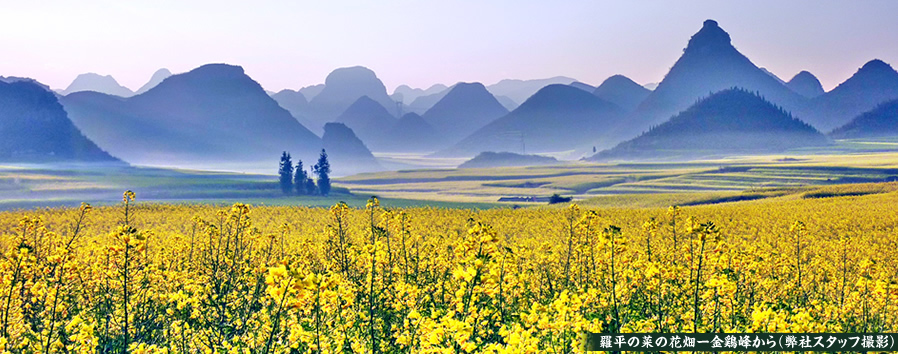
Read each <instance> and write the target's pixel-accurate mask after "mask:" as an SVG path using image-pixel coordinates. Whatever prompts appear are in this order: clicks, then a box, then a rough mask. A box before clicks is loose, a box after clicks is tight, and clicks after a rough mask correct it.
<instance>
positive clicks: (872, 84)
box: [799, 59, 898, 132]
mask: <svg viewBox="0 0 898 354" xmlns="http://www.w3.org/2000/svg"><path fill="white" fill-rule="evenodd" d="M896 98H898V72H896V71H895V69H893V68H892V66H890V65H889V64H886V63H885V62H883V61H882V60H878V59H876V60H871V61H869V62H867V63H866V64H864V66H863V67H861V68H860V69H858V71H857V72H856V73H855V74H854V75H852V76H851V77H850V78H849V79H848V80H846V81H845V82H843V83H842V84H840V85H839V86H837V87H836V88H834V89H833V90H832V91H829V92H827V93H824V94H822V95H820V96H817V97H816V98H814V99H813V100H812V101H811V102H810V104H809V105H808V106H807V107H806V108H805V109H804V110H802V111H800V113H799V116H800V117H804V119H806V120H807V122H808V123H811V125H813V126H815V127H817V129H820V131H824V132H825V131H830V130H832V129H835V128H836V127H839V126H842V125H844V124H846V123H848V122H849V121H850V120H851V119H852V118H854V117H857V116H858V115H860V114H861V113H863V112H866V111H869V110H871V109H873V108H874V107H876V105H878V104H880V103H882V102H885V101H889V100H893V99H896Z"/></svg>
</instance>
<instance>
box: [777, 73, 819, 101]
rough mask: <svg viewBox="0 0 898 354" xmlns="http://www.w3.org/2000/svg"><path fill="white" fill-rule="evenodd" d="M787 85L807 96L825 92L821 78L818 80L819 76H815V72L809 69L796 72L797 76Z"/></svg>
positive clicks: (815, 95)
mask: <svg viewBox="0 0 898 354" xmlns="http://www.w3.org/2000/svg"><path fill="white" fill-rule="evenodd" d="M786 87H788V88H789V89H790V90H792V91H795V93H797V94H799V95H802V96H804V97H807V98H814V97H817V96H820V95H822V94H823V93H824V92H823V85H821V84H820V80H817V77H816V76H814V74H811V73H809V72H807V71H802V72H800V73H798V74H795V76H793V77H792V79H791V80H789V82H787V83H786Z"/></svg>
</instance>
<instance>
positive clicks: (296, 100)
mask: <svg viewBox="0 0 898 354" xmlns="http://www.w3.org/2000/svg"><path fill="white" fill-rule="evenodd" d="M271 98H273V99H274V100H275V101H277V103H278V105H280V106H281V107H283V108H284V109H286V110H287V112H290V114H291V115H293V117H294V118H296V120H298V121H299V122H300V123H302V125H303V126H304V127H306V128H309V127H311V126H315V125H317V123H316V122H313V121H312V120H310V119H309V118H307V117H308V114H309V101H307V100H306V96H305V95H303V94H302V92H299V91H293V90H289V89H285V90H281V91H279V92H278V93H275V94H273V95H271ZM310 130H311V129H310ZM323 132H324V131H323V130H322V131H321V132H317V133H319V134H320V133H323Z"/></svg>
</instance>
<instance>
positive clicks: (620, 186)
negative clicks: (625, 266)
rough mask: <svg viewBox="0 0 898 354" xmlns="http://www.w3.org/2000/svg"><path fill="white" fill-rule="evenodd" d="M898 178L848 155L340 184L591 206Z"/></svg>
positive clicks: (514, 170)
mask: <svg viewBox="0 0 898 354" xmlns="http://www.w3.org/2000/svg"><path fill="white" fill-rule="evenodd" d="M857 143H858V144H861V142H857ZM863 143H864V144H866V142H863ZM896 179H898V152H892V151H886V152H871V151H861V152H855V153H846V152H845V151H840V152H838V153H833V154H819V153H818V154H812V155H794V154H793V155H788V156H782V155H771V156H746V157H734V158H727V159H717V160H699V161H688V162H657V163H650V162H643V163H611V164H591V163H583V162H569V163H567V164H563V165H557V166H539V167H501V168H499V167H497V168H481V169H441V170H409V171H398V172H383V173H368V174H360V175H355V176H349V177H344V178H340V179H338V180H336V181H335V183H336V184H337V185H339V186H342V187H346V188H349V189H350V190H352V191H353V192H355V193H358V194H362V195H378V196H382V197H390V198H406V199H426V200H440V201H464V202H493V203H494V202H497V201H498V200H499V198H502V197H515V196H537V197H540V196H541V197H547V196H550V195H552V194H556V193H557V194H560V195H568V196H573V197H575V198H576V199H578V200H584V199H589V198H592V197H597V196H601V197H612V196H618V195H633V194H639V195H642V194H681V193H695V192H699V193H707V192H712V193H715V192H716V193H732V192H742V191H746V190H754V189H761V188H794V187H810V186H822V185H832V184H844V183H859V182H877V181H887V180H896ZM650 198H651V197H650ZM606 199H607V198H606ZM618 200H623V199H621V198H618ZM639 205H641V203H635V204H633V206H639Z"/></svg>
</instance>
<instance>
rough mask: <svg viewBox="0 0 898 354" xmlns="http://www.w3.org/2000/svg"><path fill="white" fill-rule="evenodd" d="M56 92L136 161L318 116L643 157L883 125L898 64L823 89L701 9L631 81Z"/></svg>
mask: <svg viewBox="0 0 898 354" xmlns="http://www.w3.org/2000/svg"><path fill="white" fill-rule="evenodd" d="M0 82H4V83H10V82H26V83H32V84H33V85H36V86H38V85H40V83H38V82H36V81H34V80H31V79H27V78H6V77H0ZM38 87H42V88H43V89H44V90H48V88H47V87H46V86H38ZM718 93H720V94H722V95H721V96H718V95H717V94H718ZM724 93H725V94H724ZM60 94H62V95H65V96H61V97H59V98H58V99H59V101H60V103H62V104H63V105H64V106H65V109H66V111H68V118H71V121H72V122H73V123H74V125H75V126H77V128H78V129H80V131H81V132H83V134H84V135H85V136H86V137H89V138H90V139H92V140H93V141H94V142H96V144H97V145H98V146H99V147H100V148H103V149H107V150H108V151H109V152H110V154H112V155H113V156H117V157H120V158H122V159H123V160H125V161H128V162H131V163H136V164H143V163H145V162H150V161H160V160H163V161H173V162H174V163H176V164H182V165H184V166H190V163H191V162H196V161H207V160H210V159H212V160H221V161H236V162H239V161H258V160H260V159H262V158H265V159H268V158H270V156H276V155H279V153H280V152H281V151H284V150H287V151H290V152H291V153H292V154H293V155H294V156H296V157H297V158H303V159H311V158H315V157H317V153H318V151H319V150H320V148H321V147H323V146H324V145H326V144H325V141H324V140H323V137H324V135H325V134H326V133H327V132H326V131H325V127H326V126H328V123H335V122H336V123H341V124H337V125H329V126H330V129H331V134H329V140H330V142H328V143H327V144H331V145H330V146H334V147H337V146H339V145H340V143H339V141H344V143H345V144H347V146H346V147H339V148H338V149H341V152H340V153H336V154H335V155H334V156H335V158H338V159H342V158H344V157H345V156H346V155H345V153H348V154H355V153H358V154H359V156H357V157H358V158H361V159H362V160H365V159H368V155H370V154H371V152H370V150H373V151H377V152H390V153H435V154H436V156H453V157H470V156H475V155H478V154H479V153H481V152H486V151H495V152H503V151H510V152H522V153H526V152H531V153H533V152H535V153H543V154H552V155H553V156H558V157H564V158H568V157H574V156H583V153H586V152H588V151H592V150H593V148H596V149H607V148H612V147H615V146H616V145H618V144H619V143H620V145H619V146H617V147H615V148H614V149H611V150H608V151H605V152H603V153H602V154H599V155H600V156H603V158H605V157H609V156H614V158H628V157H632V158H643V157H645V156H651V153H650V150H651V149H650V147H652V146H658V147H659V148H658V149H659V151H662V152H664V151H678V153H683V154H687V152H688V154H693V153H694V152H696V151H699V150H702V151H705V150H703V149H704V148H713V146H714V145H713V144H717V143H720V144H723V142H722V141H720V140H719V139H718V138H714V137H703V139H705V140H706V142H707V143H708V144H711V145H708V146H704V147H702V146H692V145H689V144H685V145H683V146H682V147H683V149H681V148H680V146H673V145H671V144H673V143H672V142H673V141H674V140H676V139H682V138H681V137H674V135H682V134H686V133H680V132H677V131H678V130H677V129H678V128H677V129H675V127H681V126H690V127H692V128H693V129H697V130H699V131H704V130H708V129H705V128H703V126H702V124H709V126H708V127H713V128H714V129H718V131H719V135H720V136H722V137H728V138H731V139H742V140H733V141H731V144H723V145H721V146H720V147H719V149H720V151H721V152H724V153H731V152H732V151H734V150H739V151H755V150H760V147H759V146H756V145H757V144H756V142H758V141H761V142H765V143H766V144H768V145H767V148H769V149H773V150H776V149H786V148H791V147H792V145H789V144H787V143H788V141H786V142H784V141H781V140H776V139H780V138H781V137H782V136H784V134H781V133H782V129H780V128H784V127H787V126H790V124H792V123H787V122H792V121H793V120H794V121H798V120H797V119H800V121H798V122H800V123H801V124H799V125H808V124H809V125H810V126H812V127H814V128H816V129H817V131H815V133H816V134H817V135H814V134H811V135H813V138H811V137H810V135H808V136H805V135H801V134H803V133H801V134H799V131H800V130H801V129H798V128H795V127H798V126H799V125H795V124H792V125H794V127H793V128H795V129H793V130H794V131H792V133H794V134H793V135H792V137H791V138H792V139H794V140H795V143H796V144H798V145H801V146H814V144H818V143H819V141H817V140H815V139H819V137H820V136H819V132H830V131H831V134H832V137H836V138H843V137H855V136H863V137H866V136H873V135H874V134H876V133H879V132H881V133H883V134H889V135H890V134H891V131H892V130H890V129H888V127H889V124H891V121H890V120H889V119H890V117H891V116H890V114H891V113H890V112H891V110H890V109H891V108H890V107H892V106H891V105H893V104H894V103H893V102H890V101H894V100H898V72H896V71H895V70H894V69H893V68H892V67H891V66H890V65H889V64H887V63H885V62H883V61H881V60H871V61H869V62H867V63H866V64H864V65H863V66H862V67H861V68H860V69H858V70H857V72H856V73H855V74H854V75H852V76H851V78H849V79H847V80H846V81H845V82H843V83H842V84H840V85H838V86H837V87H836V88H835V89H833V90H832V91H830V92H824V90H823V87H822V85H821V84H820V81H819V80H818V79H817V78H816V77H815V76H814V75H813V74H811V73H810V72H807V71H802V72H799V73H798V74H797V75H795V76H794V77H792V78H791V79H790V80H789V81H788V82H784V81H783V80H782V79H780V78H779V77H777V76H776V75H775V74H774V73H772V72H770V71H768V70H767V69H764V68H763V67H758V66H757V65H755V64H754V63H753V62H752V61H751V60H749V59H748V58H747V57H746V56H745V55H743V54H742V53H740V52H739V51H738V50H737V49H736V47H734V46H733V43H732V41H731V38H730V35H729V34H728V33H727V32H725V31H724V30H723V29H722V28H721V27H720V26H719V25H718V23H717V22H716V21H713V20H707V21H705V22H704V23H703V25H702V27H701V29H700V30H699V31H698V32H696V33H695V34H694V35H693V36H692V37H691V38H690V39H689V41H688V43H687V45H686V47H685V49H684V50H683V53H682V55H681V56H680V58H679V59H678V60H677V61H676V62H675V63H674V64H673V66H672V67H671V68H670V70H669V72H668V73H667V74H666V75H665V76H664V79H663V80H662V81H661V82H660V83H658V84H657V85H655V84H646V85H644V86H640V85H639V84H638V83H636V82H634V81H633V80H630V79H629V78H627V77H625V76H622V75H614V76H612V77H609V78H608V79H606V80H605V81H603V82H602V83H601V84H600V85H599V86H598V87H595V88H594V87H592V86H591V85H588V84H585V83H582V82H580V81H577V80H575V79H573V78H569V77H564V76H558V77H553V78H548V79H539V80H502V81H499V82H498V83H496V84H493V85H489V86H484V85H482V84H480V83H456V84H454V85H452V86H450V87H446V86H445V85H440V84H438V85H433V86H431V87H429V88H427V89H426V90H425V89H420V88H411V87H409V86H407V85H401V86H399V87H397V88H396V90H394V92H393V95H392V96H390V95H388V94H387V90H386V88H385V86H384V84H383V82H382V81H381V80H380V79H379V78H378V77H377V75H376V74H375V73H374V72H373V71H372V70H370V69H367V68H365V67H361V66H356V67H347V68H339V69H336V70H334V71H333V72H331V73H330V74H329V75H328V76H327V79H326V80H325V83H324V84H321V85H313V86H307V87H303V88H302V89H300V90H298V91H293V90H283V91H280V92H277V93H273V92H268V93H266V91H264V90H263V89H262V88H261V86H259V84H258V83H256V82H255V81H253V80H252V79H251V78H249V77H248V76H246V74H245V73H243V70H242V69H241V68H239V67H236V66H229V65H223V64H210V65H205V66H202V67H200V68H197V69H195V70H192V71H190V72H188V73H184V74H179V75H172V74H171V72H170V71H168V70H166V69H160V70H158V71H157V72H156V73H154V74H153V76H152V77H151V78H150V80H149V81H148V82H147V84H146V85H144V86H143V87H141V88H140V89H139V90H137V93H136V95H135V93H132V92H131V91H130V90H129V89H128V88H126V87H123V86H121V85H119V84H118V82H116V81H115V79H114V78H112V77H111V76H101V75H98V74H90V73H89V74H82V75H79V76H78V77H77V78H76V79H75V80H74V81H73V82H72V84H71V85H69V87H68V88H66V90H63V91H60ZM746 94H748V95H746ZM269 95H270V97H269ZM748 96H751V97H754V98H756V99H759V100H760V103H759V102H758V101H757V100H756V99H754V98H752V99H750V98H749V97H748ZM721 97H723V98H721ZM718 101H720V102H731V103H732V105H731V107H730V108H729V109H728V110H727V109H725V107H724V106H722V105H720V106H718V105H716V104H715V102H718ZM520 102H523V103H520ZM733 102H735V103H733ZM886 102H889V103H888V104H886ZM697 104H703V105H704V106H702V107H699V106H697ZM766 105H770V106H772V107H774V109H773V110H770V109H769V107H768V108H764V107H766ZM0 108H2V107H0ZM774 111H776V112H779V113H782V114H779V113H777V114H774V113H772V112H774ZM707 112H716V113H715V114H718V115H719V117H717V118H718V119H735V120H744V119H747V118H745V117H747V116H751V117H754V118H752V119H759V118H757V117H759V116H764V117H768V116H769V117H773V116H776V117H778V118H770V119H773V120H776V121H778V122H780V123H782V124H780V125H777V124H774V123H771V122H767V121H765V120H763V119H762V120H761V121H762V122H767V123H764V124H767V125H762V126H764V127H767V128H769V129H772V130H771V132H772V133H771V139H774V140H769V139H768V140H764V139H762V138H760V137H754V136H751V134H760V133H759V132H752V133H750V134H748V133H746V134H743V132H742V131H741V130H739V129H738V127H736V126H725V124H724V125H722V124H723V123H722V122H721V121H719V120H716V119H711V118H710V117H706V116H705V115H703V114H705V113H707ZM765 112H766V113H765ZM400 115H401V118H399V119H397V117H398V116H400ZM672 117H674V118H672ZM689 117H692V118H689ZM784 117H785V118H784ZM787 118H788V119H787ZM764 119H767V118H764ZM749 121H750V122H754V120H749ZM684 122H686V123H684ZM689 122H692V123H689ZM805 122H806V123H807V124H805ZM0 123H2V122H0ZM768 123H769V124H768ZM752 124H753V123H752ZM662 127H663V128H662ZM671 127H674V128H671ZM725 128H726V129H725ZM671 129H672V130H671ZM778 129H779V130H778ZM834 129H835V130H834ZM787 130H788V129H787ZM670 131H674V132H677V133H676V134H673V133H670ZM734 132H738V133H739V134H736V133H734ZM731 133H732V134H731ZM805 133H807V132H805ZM669 134H673V135H670V136H668V135H669ZM690 134H692V133H690ZM728 134H729V135H728ZM786 135H788V134H786ZM319 136H321V137H322V138H319ZM745 137H750V139H749V138H745ZM743 138H744V139H743ZM743 140H744V141H743ZM813 141H817V142H813ZM622 142H624V143H622ZM79 144H80V143H79ZM333 144H336V145H333ZM690 144H691V142H690ZM753 144H754V145H753ZM359 146H361V147H364V148H365V149H364V151H367V153H364V151H363V149H359V148H358V147H359ZM709 146H710V147H709ZM369 148H370V149H369ZM756 148H757V149H756ZM24 149H25V150H27V149H31V148H30V147H28V148H24ZM12 150H15V151H18V150H19V148H17V147H16V148H11V151H12ZM23 151H24V150H23ZM705 152H707V151H705ZM705 152H701V153H696V154H703V153H705ZM662 155H663V156H669V155H665V153H661V154H660V155H659V156H662ZM345 158H348V157H345ZM353 159H355V158H353ZM334 165H335V166H337V165H339V164H338V163H335V164H334ZM359 165H364V164H362V163H360V164H359Z"/></svg>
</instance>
